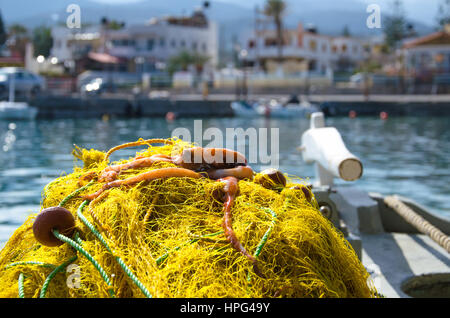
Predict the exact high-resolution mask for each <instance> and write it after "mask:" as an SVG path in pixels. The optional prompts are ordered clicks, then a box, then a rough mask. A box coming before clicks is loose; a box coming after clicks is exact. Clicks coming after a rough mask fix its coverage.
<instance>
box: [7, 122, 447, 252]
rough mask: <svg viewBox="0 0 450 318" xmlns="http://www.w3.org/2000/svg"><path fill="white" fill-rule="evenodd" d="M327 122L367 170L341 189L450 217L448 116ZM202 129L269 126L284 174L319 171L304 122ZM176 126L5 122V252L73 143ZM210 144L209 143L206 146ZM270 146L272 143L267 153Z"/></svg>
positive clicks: (103, 145)
mask: <svg viewBox="0 0 450 318" xmlns="http://www.w3.org/2000/svg"><path fill="white" fill-rule="evenodd" d="M197 123H198V122H197ZM326 124H327V126H335V127H336V128H337V129H338V130H339V131H340V133H341V134H342V137H343V139H344V142H345V143H346V145H347V147H348V148H349V150H350V151H351V152H353V153H354V154H355V155H356V156H358V157H359V158H360V159H361V160H362V162H363V165H364V174H363V177H362V178H361V179H360V180H358V181H356V182H352V183H347V182H343V181H337V182H336V183H337V184H345V185H347V184H348V185H351V186H357V187H360V188H361V189H363V190H366V191H369V192H379V193H382V194H399V195H402V196H405V197H408V198H411V199H413V200H415V201H416V202H418V203H419V204H421V205H423V206H424V207H427V208H428V209H430V210H431V211H433V212H435V213H437V214H439V215H441V216H443V217H445V218H450V200H449V199H450V182H449V181H450V168H449V167H450V130H449V129H448V118H446V117H444V118H438V117H436V118H435V117H426V118H421V117H397V118H389V119H388V120H380V119H379V118H376V117H364V118H363V117H361V118H355V119H350V118H327V119H326ZM201 125H202V130H203V131H205V130H206V129H208V128H212V127H214V128H218V129H219V130H220V131H222V132H223V135H224V136H223V138H226V129H227V128H234V129H236V128H242V129H243V130H247V129H248V128H251V129H253V128H254V129H256V131H258V132H259V131H260V130H261V129H263V128H268V131H269V141H270V131H271V130H270V129H271V128H274V129H277V132H278V138H277V141H276V142H277V147H275V148H278V149H279V157H278V163H279V168H280V169H281V170H282V171H283V172H285V173H288V174H290V175H295V176H299V177H302V178H310V179H311V178H314V167H313V166H312V165H309V164H305V163H304V162H303V160H302V155H301V152H300V151H299V149H298V146H300V144H301V136H302V133H303V132H304V131H305V130H306V129H308V127H309V121H308V120H306V119H302V120H299V119H283V120H275V119H270V120H268V119H264V118H258V119H247V118H246V119H241V118H209V119H202V121H201ZM176 128H187V129H189V130H190V131H192V134H194V119H179V120H175V121H173V122H171V123H168V122H167V121H166V120H164V119H151V118H142V119H110V120H99V119H61V120H36V121H20V122H19V121H18V122H9V121H0V138H1V139H0V246H2V245H3V244H4V242H5V241H7V240H8V238H9V237H10V236H11V234H12V233H13V232H14V230H15V229H16V228H17V227H19V226H20V225H21V224H22V223H23V222H24V220H25V219H26V217H27V216H28V215H30V214H32V213H36V212H38V211H39V205H40V201H41V191H42V189H43V187H44V186H45V185H46V184H47V183H48V182H50V181H52V180H53V179H54V178H56V177H58V176H60V175H62V174H64V173H70V172H72V169H73V165H74V163H76V162H75V161H74V158H73V156H72V155H71V151H72V149H73V145H74V144H76V145H78V146H80V147H83V148H95V149H99V150H107V149H109V148H110V147H113V146H115V145H118V144H121V143H124V142H128V141H134V140H137V139H139V138H144V139H147V138H167V137H170V136H171V133H172V132H173V131H174V129H176ZM273 131H275V130H273ZM197 137H198V136H197ZM192 138H193V139H194V135H192ZM209 142H210V140H207V139H205V140H204V144H203V145H204V146H205V145H206V144H208V143H209ZM240 142H244V143H246V151H248V152H251V149H250V148H249V147H252V145H249V143H248V140H246V141H243V140H241V141H240ZM223 144H224V145H225V141H224V142H223ZM238 145H239V143H238V144H237V146H238ZM272 148H273V147H272V145H271V144H270V142H269V144H268V152H269V153H270V150H271V149H272ZM135 151H136V149H125V150H121V151H120V154H117V156H120V157H127V156H131V155H132V154H133V153H134V152H135ZM117 158H118V157H117ZM112 159H113V160H114V156H113V158H112ZM77 164H81V163H80V162H78V163H77ZM252 167H253V168H254V170H257V171H258V170H260V169H261V168H262V165H261V164H260V163H255V164H252Z"/></svg>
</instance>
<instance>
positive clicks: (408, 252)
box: [300, 112, 450, 298]
mask: <svg viewBox="0 0 450 318" xmlns="http://www.w3.org/2000/svg"><path fill="white" fill-rule="evenodd" d="M300 150H302V154H303V159H304V160H305V162H308V163H314V164H315V165H316V178H317V179H316V180H315V182H314V183H313V184H312V191H313V193H314V195H315V197H316V199H317V201H318V203H319V206H320V211H321V212H322V214H323V215H324V216H325V217H327V218H328V219H329V220H330V221H331V222H332V223H333V225H334V226H335V227H336V228H337V229H339V230H340V231H342V233H343V235H344V237H345V238H346V239H347V241H348V242H349V243H350V244H351V246H352V247H353V249H354V250H355V252H356V254H357V255H358V257H360V259H361V261H362V263H363V264H364V266H365V267H366V269H367V270H368V272H369V273H370V274H371V280H372V282H373V284H374V286H375V288H376V289H377V291H378V292H379V293H380V294H381V295H383V296H385V297H389V298H398V297H402V298H408V297H421V298H423V297H450V238H449V236H448V235H449V234H450V220H448V219H445V218H443V217H441V216H439V215H437V214H435V213H433V212H431V211H429V210H427V209H426V208H424V207H422V206H420V205H419V204H417V203H415V202H414V201H413V200H411V199H408V198H404V197H399V196H394V197H392V196H387V197H385V196H383V195H381V194H378V193H367V192H365V191H363V190H361V189H358V188H357V187H354V186H347V185H334V182H333V179H334V178H335V177H338V178H341V179H343V180H347V181H351V180H357V179H359V178H360V177H361V176H362V172H363V165H362V163H361V161H360V159H359V158H357V157H356V156H354V155H353V154H351V153H350V152H349V151H348V149H347V148H346V147H345V144H344V142H343V141H342V138H341V136H340V134H339V132H338V131H337V130H336V129H335V128H333V127H325V120H324V115H323V113H320V112H318V113H314V114H312V116H311V126H310V129H308V130H307V131H306V132H305V133H304V134H303V136H302V145H301V147H300ZM405 211H406V212H407V213H405ZM406 214H409V215H408V216H407V215H406Z"/></svg>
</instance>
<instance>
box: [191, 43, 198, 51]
mask: <svg viewBox="0 0 450 318" xmlns="http://www.w3.org/2000/svg"><path fill="white" fill-rule="evenodd" d="M192 50H193V51H197V42H192Z"/></svg>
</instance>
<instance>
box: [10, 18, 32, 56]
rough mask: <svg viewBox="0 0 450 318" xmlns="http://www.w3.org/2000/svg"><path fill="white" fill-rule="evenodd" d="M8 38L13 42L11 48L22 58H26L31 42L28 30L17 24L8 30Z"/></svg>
mask: <svg viewBox="0 0 450 318" xmlns="http://www.w3.org/2000/svg"><path fill="white" fill-rule="evenodd" d="M8 38H9V39H10V40H11V47H12V48H13V49H14V50H16V51H17V52H19V53H20V54H21V55H22V56H25V50H26V45H27V43H28V41H29V40H30V39H29V36H28V30H27V28H26V27H24V26H23V25H21V24H17V23H16V24H12V25H10V26H9V28H8Z"/></svg>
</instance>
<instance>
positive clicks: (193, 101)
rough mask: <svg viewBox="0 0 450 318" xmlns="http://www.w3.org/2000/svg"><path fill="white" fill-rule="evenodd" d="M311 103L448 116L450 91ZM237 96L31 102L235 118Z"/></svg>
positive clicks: (77, 114) (55, 109) (84, 114)
mask: <svg viewBox="0 0 450 318" xmlns="http://www.w3.org/2000/svg"><path fill="white" fill-rule="evenodd" d="M249 98H250V99H252V100H259V99H266V100H267V99H270V98H275V99H279V100H286V99H287V98H288V96H287V95H253V96H249ZM308 99H309V101H310V102H312V103H315V104H318V105H319V106H320V108H321V109H322V111H323V112H324V113H325V115H326V116H348V114H349V112H350V111H354V112H356V114H357V115H358V116H378V115H379V114H380V112H387V113H388V114H389V115H390V116H449V115H450V95H371V96H368V97H366V96H363V95H309V96H308ZM234 100H236V96H235V95H234V94H215V95H210V96H208V97H207V98H203V97H202V96H201V95H198V94H183V95H172V96H171V97H170V98H166V99H150V98H147V97H145V96H134V95H123V94H122V95H118V94H115V95H110V94H105V95H101V96H89V97H82V96H79V95H73V96H39V97H36V98H34V99H32V100H30V101H28V102H29V104H30V105H32V106H34V107H37V108H38V118H47V119H52V118H96V117H101V116H103V115H109V116H113V117H115V116H116V117H164V116H166V114H167V113H168V112H172V113H174V114H175V115H176V116H177V117H230V116H233V112H232V109H231V107H230V103H231V102H232V101H234Z"/></svg>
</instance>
